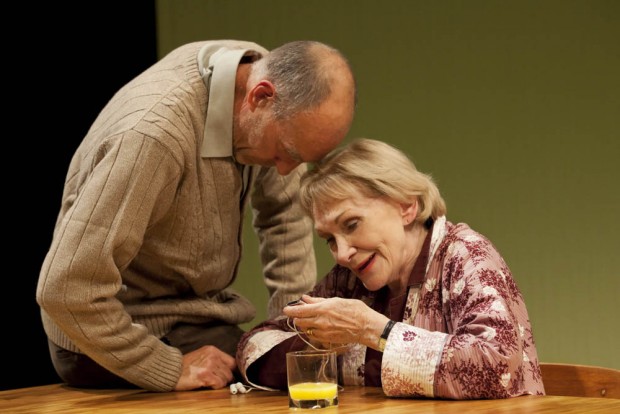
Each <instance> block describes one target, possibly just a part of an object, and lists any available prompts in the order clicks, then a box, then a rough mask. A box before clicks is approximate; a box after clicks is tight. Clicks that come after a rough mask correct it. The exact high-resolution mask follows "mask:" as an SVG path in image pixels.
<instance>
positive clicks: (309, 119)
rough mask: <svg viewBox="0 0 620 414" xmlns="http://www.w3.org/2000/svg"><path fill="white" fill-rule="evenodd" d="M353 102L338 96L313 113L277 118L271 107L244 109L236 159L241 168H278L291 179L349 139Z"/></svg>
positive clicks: (239, 119)
mask: <svg viewBox="0 0 620 414" xmlns="http://www.w3.org/2000/svg"><path fill="white" fill-rule="evenodd" d="M352 120H353V99H352V98H351V97H350V96H346V95H344V96H342V97H341V96H339V94H338V93H334V94H333V96H332V97H331V98H329V99H328V100H327V101H326V102H324V103H323V104H321V105H320V106H319V107H317V108H313V109H312V110H311V111H306V112H302V113H300V114H297V115H295V116H293V117H291V118H289V119H285V120H278V119H276V118H275V116H274V114H273V110H272V106H271V105H264V106H259V107H255V108H250V107H249V106H244V107H242V108H241V110H240V112H239V115H238V117H237V119H236V121H235V132H234V134H235V159H236V160H237V161H238V162H239V163H241V164H247V165H261V166H266V167H272V166H273V167H276V169H277V170H278V173H279V174H280V175H287V174H289V173H290V172H291V171H293V170H294V169H295V168H296V167H297V166H299V165H300V164H301V163H304V162H314V161H318V160H320V159H321V158H323V157H324V156H325V155H326V154H327V153H328V152H329V151H331V150H332V149H334V148H335V147H336V146H337V145H338V144H339V143H340V142H341V141H342V140H343V139H344V137H345V136H346V134H347V133H348V131H349V128H350V126H351V122H352Z"/></svg>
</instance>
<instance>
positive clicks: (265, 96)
mask: <svg viewBox="0 0 620 414" xmlns="http://www.w3.org/2000/svg"><path fill="white" fill-rule="evenodd" d="M275 96H276V87H275V86H274V85H273V83H271V82H269V81H267V80H262V81H260V82H258V83H257V84H256V85H254V87H253V88H252V89H251V90H250V93H249V94H248V103H249V104H250V106H251V108H252V109H255V108H263V107H266V106H268V105H270V104H271V103H272V102H273V100H274V98H275Z"/></svg>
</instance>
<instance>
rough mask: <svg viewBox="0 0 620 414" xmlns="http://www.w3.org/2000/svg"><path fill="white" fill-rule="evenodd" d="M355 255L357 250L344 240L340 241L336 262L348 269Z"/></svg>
mask: <svg viewBox="0 0 620 414" xmlns="http://www.w3.org/2000/svg"><path fill="white" fill-rule="evenodd" d="M354 254H355V248H354V247H353V246H351V245H350V244H349V243H347V242H346V241H344V240H341V241H338V243H337V250H336V262H337V263H338V264H339V265H340V266H345V267H348V266H349V264H350V263H351V258H352V257H353V255H354Z"/></svg>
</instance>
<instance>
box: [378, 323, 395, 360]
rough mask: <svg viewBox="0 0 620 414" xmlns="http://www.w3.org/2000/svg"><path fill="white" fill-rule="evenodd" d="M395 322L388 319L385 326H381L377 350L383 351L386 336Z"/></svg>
mask: <svg viewBox="0 0 620 414" xmlns="http://www.w3.org/2000/svg"><path fill="white" fill-rule="evenodd" d="M395 324H396V322H394V321H392V320H389V321H388V323H386V324H385V328H383V333H382V334H381V337H380V338H379V351H380V352H383V350H384V349H385V344H386V342H387V339H388V336H390V332H391V331H392V328H393V327H394V325H395Z"/></svg>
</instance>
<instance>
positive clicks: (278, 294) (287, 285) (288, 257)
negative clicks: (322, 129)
mask: <svg viewBox="0 0 620 414" xmlns="http://www.w3.org/2000/svg"><path fill="white" fill-rule="evenodd" d="M305 171H306V166H305V165H303V164H302V165H301V166H299V167H298V168H297V169H295V170H294V171H293V172H291V173H290V174H289V175H287V176H281V175H279V174H278V173H277V171H276V169H275V168H263V169H261V171H260V172H259V174H258V177H257V179H256V185H255V187H254V192H253V194H252V209H253V214H254V221H253V225H254V229H255V231H256V232H257V235H258V239H259V248H260V257H261V261H262V264H263V277H264V280H265V284H266V286H267V289H268V291H269V295H270V299H269V303H268V316H269V318H273V317H275V316H277V315H279V314H280V313H281V310H282V308H283V307H284V306H285V305H286V303H287V302H290V301H291V300H294V299H298V298H299V297H300V296H301V294H303V293H305V292H308V291H309V290H310V289H311V288H312V286H314V284H315V283H316V279H317V278H316V259H315V256H314V247H313V236H312V223H311V221H310V218H309V217H307V216H306V215H305V214H304V212H303V210H302V209H301V206H300V205H299V202H298V190H299V180H300V178H301V174H303V172H305Z"/></svg>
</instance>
